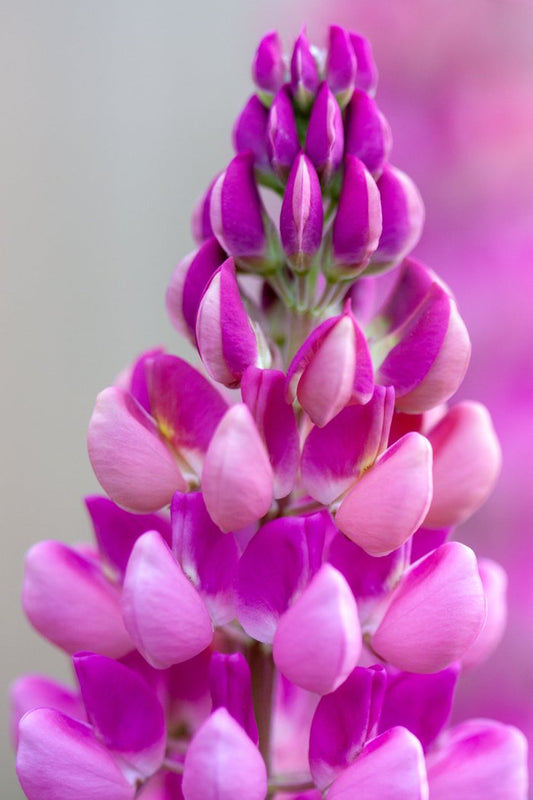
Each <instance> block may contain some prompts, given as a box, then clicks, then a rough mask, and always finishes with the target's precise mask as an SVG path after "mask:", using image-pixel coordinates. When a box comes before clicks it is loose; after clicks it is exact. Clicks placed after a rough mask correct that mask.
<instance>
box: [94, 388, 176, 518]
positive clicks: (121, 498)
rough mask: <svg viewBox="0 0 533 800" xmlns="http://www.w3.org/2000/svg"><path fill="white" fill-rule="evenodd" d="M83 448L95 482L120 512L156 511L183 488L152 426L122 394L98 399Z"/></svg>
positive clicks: (113, 392)
mask: <svg viewBox="0 0 533 800" xmlns="http://www.w3.org/2000/svg"><path fill="white" fill-rule="evenodd" d="M87 443H88V448H89V458H90V459H91V464H92V467H93V469H94V471H95V473H96V477H97V478H98V480H99V482H100V484H101V485H102V487H103V488H104V489H105V491H106V492H107V494H108V495H109V496H110V497H111V499H112V500H113V501H114V502H115V503H117V504H118V505H119V506H124V507H125V508H128V509H130V510H132V511H139V512H142V513H147V512H150V511H157V510H158V509H160V508H162V507H163V506H165V505H167V504H168V503H169V502H170V499H171V497H172V495H173V494H174V492H175V491H176V489H180V490H181V491H184V490H185V489H186V487H187V484H186V482H185V479H184V477H183V475H182V474H181V471H180V469H179V466H178V463H177V461H176V459H175V457H174V456H173V454H172V452H171V450H170V448H169V447H168V445H167V444H166V443H165V441H164V440H163V438H162V437H161V435H160V434H159V431H158V429H157V426H156V425H155V423H154V422H153V420H152V419H151V418H150V417H149V416H148V415H147V414H146V413H145V412H144V411H143V409H142V408H141V406H140V405H139V404H138V403H137V402H136V400H134V399H133V397H132V396H131V395H129V394H127V393H126V392H124V391H123V390H121V389H117V388H114V387H110V388H109V389H105V390H104V391H103V392H101V393H100V394H99V395H98V397H97V399H96V405H95V408H94V411H93V414H92V417H91V421H90V423H89V433H88V441H87Z"/></svg>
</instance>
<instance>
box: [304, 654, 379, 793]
mask: <svg viewBox="0 0 533 800" xmlns="http://www.w3.org/2000/svg"><path fill="white" fill-rule="evenodd" d="M386 682H387V676H386V673H385V670H384V669H383V667H379V666H376V667H371V668H370V669H365V668H364V667H356V668H355V669H354V671H353V672H352V673H351V675H349V676H348V678H347V679H346V680H345V681H344V683H343V684H342V685H341V686H339V688H338V689H336V690H335V691H334V692H331V694H327V695H325V697H323V698H322V699H321V700H320V702H319V704H318V706H317V709H316V711H315V715H314V717H313V722H312V724H311V732H310V738H309V765H310V767H311V774H312V776H313V780H314V781H315V783H316V784H317V786H318V787H319V788H320V789H322V790H324V789H325V788H326V787H327V786H329V784H330V783H332V781H334V780H335V778H336V777H337V775H338V774H339V773H340V772H342V770H343V769H345V768H346V767H347V766H348V765H349V764H350V763H351V762H352V761H353V760H354V758H356V757H357V756H358V755H359V753H360V751H361V750H362V749H363V745H364V744H365V743H366V741H367V740H368V739H369V738H371V737H372V736H374V731H375V727H376V724H377V721H378V719H379V715H380V710H381V705H382V702H383V693H384V690H385V684H386Z"/></svg>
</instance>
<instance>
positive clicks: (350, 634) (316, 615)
mask: <svg viewBox="0 0 533 800" xmlns="http://www.w3.org/2000/svg"><path fill="white" fill-rule="evenodd" d="M360 652H361V632H360V628H359V618H358V616H357V605H356V602H355V599H354V596H353V594H352V593H351V591H350V588H349V586H348V584H347V583H346V580H345V579H344V578H343V576H342V575H341V573H340V572H338V571H337V570H336V569H334V568H333V567H332V566H330V565H329V564H324V565H323V566H322V567H321V569H320V570H319V571H318V572H317V574H316V575H315V577H314V578H313V580H312V581H311V583H310V584H309V586H308V587H307V588H306V589H305V590H304V591H303V592H302V594H301V595H300V596H299V597H298V598H297V600H296V601H295V602H294V604H293V605H292V606H291V607H290V608H289V610H288V611H287V612H286V613H285V614H284V615H283V616H282V617H281V619H280V621H279V624H278V627H277V630H276V634H275V636H274V649H273V655H274V662H275V664H276V666H277V667H278V669H279V670H280V672H282V673H283V674H284V675H285V676H286V677H287V678H288V679H289V680H290V681H292V682H293V683H295V684H296V685H297V686H301V687H302V688H303V689H307V690H308V691H310V692H317V693H318V694H327V693H328V692H332V691H334V690H335V689H336V688H337V687H338V686H340V684H341V683H343V681H344V680H346V678H347V677H348V675H349V674H350V672H351V671H352V670H353V668H354V667H355V665H356V664H357V659H358V658H359V654H360Z"/></svg>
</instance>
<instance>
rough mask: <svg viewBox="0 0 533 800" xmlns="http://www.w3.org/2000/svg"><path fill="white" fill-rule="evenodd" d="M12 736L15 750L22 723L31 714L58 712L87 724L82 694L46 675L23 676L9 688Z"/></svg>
mask: <svg viewBox="0 0 533 800" xmlns="http://www.w3.org/2000/svg"><path fill="white" fill-rule="evenodd" d="M9 701H10V720H9V722H10V726H9V727H10V733H11V741H12V743H13V745H14V746H15V747H16V746H17V742H18V726H19V722H20V720H21V719H22V717H23V716H24V714H26V713H27V712H28V711H33V710H34V709H36V708H55V709H56V710H57V711H61V712H63V714H66V715H67V716H68V717H73V718H74V719H79V720H81V721H85V720H86V718H87V714H86V713H85V709H84V707H83V703H82V700H81V697H80V694H79V692H75V691H74V690H73V689H70V688H69V687H68V686H64V685H63V684H61V683H58V682H57V681H53V680H51V679H50V678H46V677H44V676H43V675H22V676H21V677H20V678H17V679H16V680H15V681H13V683H12V684H11V686H10V687H9Z"/></svg>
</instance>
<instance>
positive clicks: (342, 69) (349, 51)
mask: <svg viewBox="0 0 533 800" xmlns="http://www.w3.org/2000/svg"><path fill="white" fill-rule="evenodd" d="M356 74H357V61H356V58H355V53H354V50H353V47H352V43H351V41H350V35H349V34H348V32H347V31H345V30H344V28H341V27H339V25H331V26H330V29H329V46H328V55H327V60H326V80H327V82H328V84H329V86H330V88H331V91H332V92H333V94H334V95H335V96H336V98H337V101H338V103H339V105H340V107H341V108H344V106H345V105H346V103H348V101H349V100H350V97H351V96H352V92H353V89H354V86H355V80H356Z"/></svg>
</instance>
